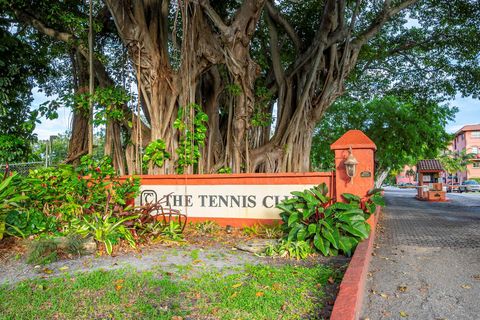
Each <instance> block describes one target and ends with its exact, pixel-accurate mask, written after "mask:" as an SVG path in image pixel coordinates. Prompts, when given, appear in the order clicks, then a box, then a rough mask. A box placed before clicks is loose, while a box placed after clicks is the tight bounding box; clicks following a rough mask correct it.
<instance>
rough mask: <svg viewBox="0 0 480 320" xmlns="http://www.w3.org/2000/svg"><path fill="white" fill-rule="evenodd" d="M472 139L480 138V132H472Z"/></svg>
mask: <svg viewBox="0 0 480 320" xmlns="http://www.w3.org/2000/svg"><path fill="white" fill-rule="evenodd" d="M472 138H480V131H472Z"/></svg>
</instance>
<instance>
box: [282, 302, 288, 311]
mask: <svg viewBox="0 0 480 320" xmlns="http://www.w3.org/2000/svg"><path fill="white" fill-rule="evenodd" d="M280 309H281V310H282V311H285V310H287V304H286V303H284V304H282V307H281V308H280Z"/></svg>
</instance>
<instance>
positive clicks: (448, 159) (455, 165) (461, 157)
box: [438, 150, 476, 183]
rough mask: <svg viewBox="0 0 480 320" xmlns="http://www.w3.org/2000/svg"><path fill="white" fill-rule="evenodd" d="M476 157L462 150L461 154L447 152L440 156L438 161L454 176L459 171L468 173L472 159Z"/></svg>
mask: <svg viewBox="0 0 480 320" xmlns="http://www.w3.org/2000/svg"><path fill="white" fill-rule="evenodd" d="M475 156H476V154H474V153H467V152H466V150H462V151H461V152H455V151H451V150H446V151H443V152H442V153H441V154H440V155H439V157H438V159H439V161H440V162H441V163H442V166H443V168H444V169H445V171H447V172H448V173H449V174H451V175H453V174H456V173H457V172H458V171H466V170H467V166H468V165H469V164H470V163H472V159H474V158H475ZM452 183H453V180H452Z"/></svg>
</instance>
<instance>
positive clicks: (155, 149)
mask: <svg viewBox="0 0 480 320" xmlns="http://www.w3.org/2000/svg"><path fill="white" fill-rule="evenodd" d="M166 147H167V145H166V144H165V142H164V141H163V140H162V139H157V140H155V141H152V142H150V143H149V144H148V146H147V147H146V148H145V153H144V155H143V159H142V161H143V166H144V167H146V168H147V167H148V166H149V164H151V165H152V166H157V167H159V168H161V167H163V164H164V163H165V160H167V159H170V154H169V153H168V152H167V151H165V150H166Z"/></svg>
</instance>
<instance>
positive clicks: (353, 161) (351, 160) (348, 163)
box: [344, 147, 358, 184]
mask: <svg viewBox="0 0 480 320" xmlns="http://www.w3.org/2000/svg"><path fill="white" fill-rule="evenodd" d="M344 165H345V169H346V172H347V176H349V177H350V182H351V183H352V184H353V177H354V176H355V173H356V171H357V165H358V160H357V158H355V157H354V156H353V153H352V147H350V150H349V151H348V157H347V159H346V160H345V161H344Z"/></svg>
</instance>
